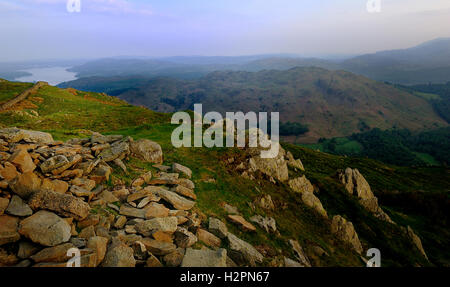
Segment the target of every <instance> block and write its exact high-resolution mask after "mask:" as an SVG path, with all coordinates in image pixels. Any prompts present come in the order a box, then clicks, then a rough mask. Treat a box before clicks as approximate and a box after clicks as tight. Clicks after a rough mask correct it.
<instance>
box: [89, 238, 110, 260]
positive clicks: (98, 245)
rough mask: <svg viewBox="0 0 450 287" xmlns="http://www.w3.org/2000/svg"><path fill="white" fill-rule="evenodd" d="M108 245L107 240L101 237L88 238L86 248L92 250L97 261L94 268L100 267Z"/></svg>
mask: <svg viewBox="0 0 450 287" xmlns="http://www.w3.org/2000/svg"><path fill="white" fill-rule="evenodd" d="M107 245H108V238H105V237H101V236H94V237H91V238H89V240H88V242H87V248H89V249H92V250H94V252H95V254H96V255H97V256H96V259H97V262H96V266H98V265H100V263H101V262H102V261H103V259H104V258H105V255H106V250H107Z"/></svg>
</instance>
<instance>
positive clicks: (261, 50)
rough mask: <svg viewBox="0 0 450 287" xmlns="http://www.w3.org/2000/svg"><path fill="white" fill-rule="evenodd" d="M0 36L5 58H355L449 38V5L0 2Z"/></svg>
mask: <svg viewBox="0 0 450 287" xmlns="http://www.w3.org/2000/svg"><path fill="white" fill-rule="evenodd" d="M68 1H80V3H81V10H80V12H76V11H75V12H73V9H68V8H67V2H68ZM368 1H371V2H377V1H378V2H379V3H380V6H379V7H380V10H379V11H378V9H374V8H373V7H375V8H376V7H377V6H376V5H375V6H370V7H372V9H368V8H367V2H368ZM71 11H72V12H71ZM0 35H1V37H0V61H25V60H32V59H33V60H34V59H78V58H99V57H112V56H150V57H164V56H191V55H202V56H237V55H255V54H278V53H289V54H298V55H301V56H326V55H356V54H364V53H372V52H375V51H379V50H389V49H399V48H407V47H411V46H414V45H417V44H420V43H422V42H425V41H428V40H432V39H435V38H439V37H450V1H449V0H0Z"/></svg>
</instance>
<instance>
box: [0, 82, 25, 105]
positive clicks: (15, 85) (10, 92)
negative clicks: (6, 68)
mask: <svg viewBox="0 0 450 287" xmlns="http://www.w3.org/2000/svg"><path fill="white" fill-rule="evenodd" d="M32 86H33V84H31V83H20V82H7V81H5V82H3V81H0V104H1V103H3V102H6V101H8V100H10V99H12V98H14V97H15V96H17V95H18V94H20V93H21V92H23V91H25V90H26V89H28V88H31V87H32Z"/></svg>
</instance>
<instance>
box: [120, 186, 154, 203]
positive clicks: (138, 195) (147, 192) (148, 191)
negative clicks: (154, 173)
mask: <svg viewBox="0 0 450 287" xmlns="http://www.w3.org/2000/svg"><path fill="white" fill-rule="evenodd" d="M159 189H161V188H160V187H155V186H147V187H146V188H144V189H142V190H139V191H137V192H134V193H132V194H130V195H129V196H128V198H127V202H129V203H130V202H133V201H137V200H139V199H142V198H144V197H150V199H151V201H155V202H158V201H159V200H160V199H161V198H160V197H159V196H158V195H157V191H158V190H159Z"/></svg>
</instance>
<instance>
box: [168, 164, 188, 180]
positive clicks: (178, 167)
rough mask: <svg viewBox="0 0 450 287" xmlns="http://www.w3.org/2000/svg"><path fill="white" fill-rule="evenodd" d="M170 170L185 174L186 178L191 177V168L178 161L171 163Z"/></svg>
mask: <svg viewBox="0 0 450 287" xmlns="http://www.w3.org/2000/svg"><path fill="white" fill-rule="evenodd" d="M172 171H173V172H178V173H182V174H184V175H186V176H187V177H188V178H191V177H192V170H191V169H190V168H188V167H186V166H184V165H181V164H179V163H173V164H172Z"/></svg>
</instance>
